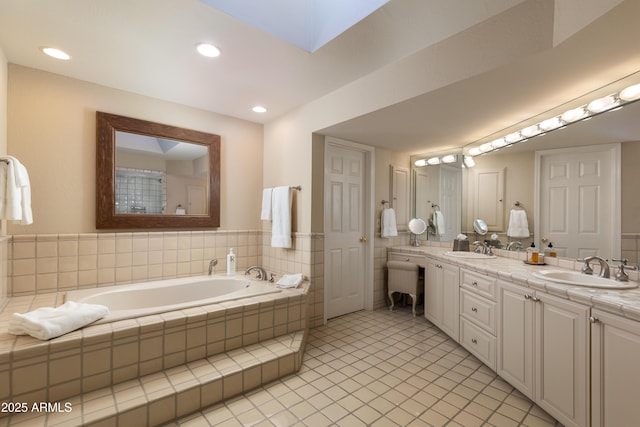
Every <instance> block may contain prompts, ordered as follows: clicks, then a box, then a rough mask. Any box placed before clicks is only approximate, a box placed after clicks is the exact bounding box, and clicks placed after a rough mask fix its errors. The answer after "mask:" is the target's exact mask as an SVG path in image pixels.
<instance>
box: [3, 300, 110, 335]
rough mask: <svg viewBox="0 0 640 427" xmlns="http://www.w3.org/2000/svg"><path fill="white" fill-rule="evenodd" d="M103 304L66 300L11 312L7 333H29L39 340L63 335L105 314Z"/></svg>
mask: <svg viewBox="0 0 640 427" xmlns="http://www.w3.org/2000/svg"><path fill="white" fill-rule="evenodd" d="M108 313H109V309H108V308H107V307H105V306H104V305H98V304H84V303H78V302H73V301H67V302H65V303H64V304H63V305H61V306H59V307H56V308H53V307H42V308H38V309H37V310H34V311H30V312H28V313H24V314H20V313H13V315H12V316H11V319H10V320H9V333H10V334H13V335H31V336H32V337H34V338H38V339H40V340H49V339H51V338H55V337H58V336H60V335H64V334H66V333H68V332H71V331H75V330H76V329H79V328H81V327H83V326H86V325H88V324H89V323H92V322H95V321H96V320H98V319H100V318H102V317H104V316H106V315H107V314H108Z"/></svg>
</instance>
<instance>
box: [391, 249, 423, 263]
mask: <svg viewBox="0 0 640 427" xmlns="http://www.w3.org/2000/svg"><path fill="white" fill-rule="evenodd" d="M387 261H405V262H412V263H414V264H417V265H419V266H420V267H424V263H425V260H424V256H423V255H414V254H403V253H402V252H389V253H388V254H387Z"/></svg>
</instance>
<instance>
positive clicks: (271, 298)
mask: <svg viewBox="0 0 640 427" xmlns="http://www.w3.org/2000/svg"><path fill="white" fill-rule="evenodd" d="M308 289H309V283H308V282H305V283H304V284H303V286H301V287H300V288H298V289H293V290H283V291H282V292H279V293H275V294H268V295H262V296H257V297H253V298H248V299H244V300H236V301H229V302H224V303H219V304H214V305H208V306H201V307H194V308H189V309H185V310H181V311H173V312H168V313H163V314H158V315H151V316H146V317H140V318H137V319H129V320H122V321H118V322H113V323H106V324H101V325H93V326H88V327H86V328H84V329H81V330H78V331H75V332H71V333H69V334H66V335H63V336H61V337H58V338H55V339H52V340H50V341H39V340H36V339H34V338H31V337H28V336H20V337H15V336H13V335H10V334H8V333H7V332H6V331H7V325H8V321H9V317H10V315H11V313H13V312H25V311H30V310H33V309H35V308H38V307H42V306H53V305H57V304H59V303H60V302H61V301H62V298H63V292H57V293H48V294H38V295H31V296H20V297H12V298H10V299H9V302H8V305H7V307H6V308H5V309H4V311H3V312H2V313H0V331H1V332H0V402H27V403H29V404H31V402H65V403H66V402H70V404H71V405H72V406H73V408H74V410H73V411H71V412H69V413H67V414H56V416H57V417H58V419H59V418H60V417H64V420H65V421H68V422H69V423H70V425H80V424H85V425H89V424H91V423H94V422H96V423H97V422H104V423H105V425H121V426H126V425H134V424H132V423H131V422H130V421H129V422H128V421H127V420H132V419H135V420H136V421H135V425H145V424H148V425H154V424H157V423H160V422H166V421H169V420H171V419H174V418H175V417H178V416H182V415H185V414H188V413H190V412H193V411H195V410H198V409H199V408H200V407H203V406H207V405H210V404H213V403H215V402H218V401H221V400H223V399H227V398H229V397H231V396H234V395H237V394H240V393H242V392H243V391H247V390H249V389H252V388H254V387H257V386H259V385H261V384H264V383H267V382H269V381H272V380H274V379H276V378H279V377H281V376H284V375H287V374H290V373H292V372H295V371H297V370H298V369H299V367H300V364H301V358H302V354H303V351H304V343H305V340H306V334H307V331H308V320H307V314H308V311H307V305H308V302H307V294H308ZM7 415H10V414H8V413H0V417H5V418H4V421H3V420H2V418H0V426H3V427H4V426H6V425H13V424H19V423H20V422H22V421H24V420H25V419H28V418H30V417H36V415H38V414H34V413H27V414H21V415H12V416H10V417H9V418H7ZM40 415H42V414H40ZM52 417H53V418H56V417H55V416H50V417H49V419H47V417H46V414H44V415H43V416H42V417H36V418H37V422H36V421H35V420H34V421H33V424H31V425H55V424H54V423H52V422H51V421H50V419H51V418H52ZM7 420H8V421H7ZM142 420H145V421H142Z"/></svg>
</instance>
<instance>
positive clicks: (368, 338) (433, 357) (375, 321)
mask: <svg viewBox="0 0 640 427" xmlns="http://www.w3.org/2000/svg"><path fill="white" fill-rule="evenodd" d="M325 425H326V426H328V425H336V426H348V427H357V426H385V427H386V426H452V427H456V426H463V427H474V426H500V427H502V426H528V427H542V426H559V425H560V424H559V423H557V421H556V420H554V419H553V418H552V417H551V416H549V415H548V414H547V413H546V412H544V411H543V410H542V409H540V408H539V407H538V406H536V405H534V404H533V403H532V402H531V401H530V400H528V399H527V398H526V397H524V396H523V395H522V394H521V393H519V392H518V391H516V390H515V389H514V388H513V387H512V386H511V385H509V384H508V383H506V382H505V381H503V380H502V379H501V378H500V377H498V376H497V375H496V374H495V373H494V372H493V371H491V370H490V369H489V368H487V367H486V366H484V365H483V364H482V363H481V362H479V361H478V360H477V359H476V358H475V357H474V356H472V355H470V354H469V353H468V352H467V351H466V350H465V349H463V348H462V347H460V346H459V345H458V344H457V343H455V342H454V341H452V340H451V339H450V338H448V337H447V336H446V335H445V334H444V333H443V332H441V331H440V330H439V329H438V328H436V327H434V326H433V325H431V324H430V323H429V322H427V321H426V320H425V319H424V318H423V317H420V316H418V317H416V318H414V317H413V316H412V315H411V312H410V309H408V308H401V309H399V310H396V311H394V312H389V311H388V310H377V311H373V312H371V311H361V312H357V313H352V314H349V315H346V316H343V317H339V318H336V319H332V320H330V321H329V322H328V324H327V325H326V326H324V327H320V328H315V329H313V330H311V332H310V337H309V342H308V344H307V349H306V353H305V356H304V361H303V366H302V368H301V369H300V371H299V372H298V373H297V374H295V375H290V376H288V377H285V378H283V379H281V380H279V381H275V382H273V383H270V384H267V385H266V386H264V387H261V388H259V389H257V390H254V391H252V392H250V393H247V394H245V395H243V396H240V397H237V398H234V399H230V400H228V401H226V402H224V403H221V404H218V405H215V406H212V407H209V408H206V409H203V410H202V411H200V412H198V413H196V414H193V415H191V416H188V417H185V418H182V419H179V420H177V421H176V422H174V423H172V424H169V425H168V426H180V427H199V426H217V427H220V426H312V427H316V426H325Z"/></svg>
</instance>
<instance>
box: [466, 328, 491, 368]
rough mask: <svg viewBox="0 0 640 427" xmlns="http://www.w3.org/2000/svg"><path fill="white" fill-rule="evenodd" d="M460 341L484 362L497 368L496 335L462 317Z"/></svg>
mask: <svg viewBox="0 0 640 427" xmlns="http://www.w3.org/2000/svg"><path fill="white" fill-rule="evenodd" d="M460 343H461V344H462V345H463V346H464V348H466V349H467V350H469V352H471V353H472V354H473V355H474V356H476V357H477V358H478V359H480V361H481V362H482V363H484V364H485V365H487V366H488V367H490V368H491V369H493V370H494V371H495V370H496V337H494V336H493V335H491V334H490V333H488V332H487V331H484V330H482V329H480V328H479V327H477V326H476V325H474V324H473V323H471V322H470V321H468V320H467V319H465V318H464V317H462V318H460Z"/></svg>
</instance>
